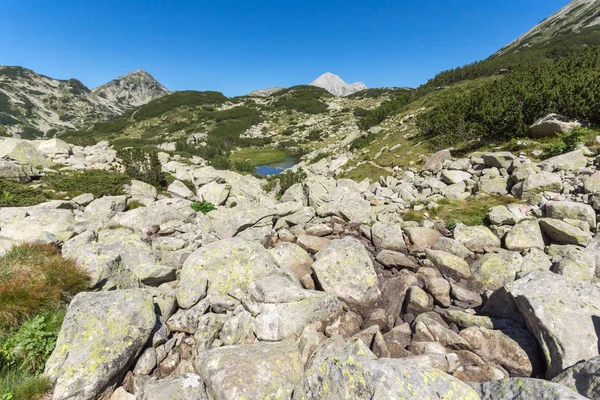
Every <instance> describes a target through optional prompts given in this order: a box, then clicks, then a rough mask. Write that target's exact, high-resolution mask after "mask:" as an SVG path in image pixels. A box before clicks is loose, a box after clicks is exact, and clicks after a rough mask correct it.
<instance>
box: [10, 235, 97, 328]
mask: <svg viewBox="0 0 600 400" xmlns="http://www.w3.org/2000/svg"><path fill="white" fill-rule="evenodd" d="M88 283H89V277H88V275H87V274H86V273H85V272H84V271H82V270H81V269H80V268H79V267H77V266H76V264H75V262H73V261H72V260H68V259H65V258H62V257H61V256H60V254H59V253H58V252H57V249H56V248H55V247H53V246H51V245H44V244H22V245H19V246H15V247H13V248H12V249H11V250H9V251H8V252H7V253H6V254H5V255H4V257H2V258H1V259H0V327H1V326H8V327H10V326H16V325H18V324H20V323H21V322H22V321H23V320H24V319H26V318H27V317H29V316H31V315H33V314H36V313H39V312H42V311H45V310H48V309H51V308H53V307H58V306H59V305H60V304H62V303H63V302H64V301H66V300H69V297H70V296H73V295H75V294H76V293H78V292H79V291H81V290H84V289H86V288H87V286H88Z"/></svg>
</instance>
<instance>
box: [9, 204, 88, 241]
mask: <svg viewBox="0 0 600 400" xmlns="http://www.w3.org/2000/svg"><path fill="white" fill-rule="evenodd" d="M29 213H30V215H29V216H27V217H25V218H23V219H17V220H13V221H11V222H10V223H8V224H6V225H4V226H3V227H2V231H0V236H4V237H5V238H8V239H11V240H15V241H19V242H36V241H44V242H47V241H50V242H55V241H59V242H66V241H67V240H69V239H70V238H71V237H72V236H73V235H74V234H75V232H76V230H77V229H76V226H75V219H74V217H73V212H72V211H70V210H61V209H58V210H54V209H47V210H41V209H39V210H38V212H34V210H31V209H30V211H29Z"/></svg>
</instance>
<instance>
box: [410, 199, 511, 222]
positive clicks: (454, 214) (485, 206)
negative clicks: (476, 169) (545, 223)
mask: <svg viewBox="0 0 600 400" xmlns="http://www.w3.org/2000/svg"><path fill="white" fill-rule="evenodd" d="M517 202H518V200H517V199H515V198H514V197H510V196H472V197H469V198H467V199H466V200H447V199H443V200H441V201H439V202H438V205H439V208H437V209H433V210H423V211H414V210H410V211H407V212H406V213H404V214H403V215H402V219H403V220H404V221H417V222H421V221H423V220H425V219H427V218H426V217H425V215H424V213H425V212H427V214H429V216H430V218H437V219H440V220H442V221H444V222H445V223H446V225H448V226H451V225H453V224H456V222H461V223H463V224H465V225H468V226H477V225H486V224H487V222H488V221H487V218H486V216H487V213H488V212H489V211H490V209H491V208H493V207H497V206H505V205H508V204H512V203H517ZM407 218H408V219H407Z"/></svg>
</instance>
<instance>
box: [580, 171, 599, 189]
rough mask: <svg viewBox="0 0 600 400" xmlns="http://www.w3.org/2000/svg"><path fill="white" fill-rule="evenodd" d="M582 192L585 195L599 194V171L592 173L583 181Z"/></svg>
mask: <svg viewBox="0 0 600 400" xmlns="http://www.w3.org/2000/svg"><path fill="white" fill-rule="evenodd" d="M583 190H584V191H585V192H586V193H598V192H600V171H596V172H594V173H593V174H592V175H590V176H588V177H587V178H585V179H584V181H583Z"/></svg>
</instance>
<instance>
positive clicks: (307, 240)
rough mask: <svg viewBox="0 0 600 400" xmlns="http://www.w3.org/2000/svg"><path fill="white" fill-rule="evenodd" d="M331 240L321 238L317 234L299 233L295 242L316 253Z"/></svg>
mask: <svg viewBox="0 0 600 400" xmlns="http://www.w3.org/2000/svg"><path fill="white" fill-rule="evenodd" d="M329 242H331V240H330V239H326V238H321V237H318V236H309V235H300V236H298V239H297V240H296V244H297V245H298V246H300V247H302V248H303V249H304V250H306V251H308V252H310V253H317V252H319V251H321V250H322V249H323V248H324V247H325V246H327V245H328V244H329Z"/></svg>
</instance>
